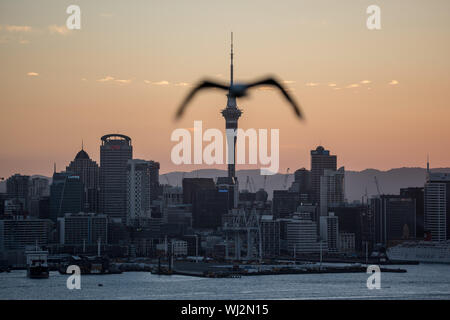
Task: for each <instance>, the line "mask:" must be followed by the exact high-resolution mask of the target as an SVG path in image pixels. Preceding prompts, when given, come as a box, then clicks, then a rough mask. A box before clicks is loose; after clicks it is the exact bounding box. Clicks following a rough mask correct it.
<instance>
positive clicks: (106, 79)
mask: <svg viewBox="0 0 450 320" xmlns="http://www.w3.org/2000/svg"><path fill="white" fill-rule="evenodd" d="M112 80H114V77H111V76H106V77H104V78H101V79H98V80H97V81H98V82H107V81H112Z"/></svg>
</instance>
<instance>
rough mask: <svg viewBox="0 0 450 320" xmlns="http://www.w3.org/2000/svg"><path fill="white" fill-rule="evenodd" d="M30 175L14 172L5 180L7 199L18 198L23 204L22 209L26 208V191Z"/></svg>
mask: <svg viewBox="0 0 450 320" xmlns="http://www.w3.org/2000/svg"><path fill="white" fill-rule="evenodd" d="M29 184H30V176H23V175H20V174H15V175H13V176H11V177H9V178H8V179H7V180H6V194H7V197H8V199H19V200H20V201H21V202H22V203H23V204H24V210H25V211H27V210H28V209H29V208H28V201H29V197H28V191H29Z"/></svg>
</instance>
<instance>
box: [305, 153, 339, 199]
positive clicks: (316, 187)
mask: <svg viewBox="0 0 450 320" xmlns="http://www.w3.org/2000/svg"><path fill="white" fill-rule="evenodd" d="M336 166H337V157H336V156H335V155H330V151H328V150H325V149H324V148H323V147H322V146H318V147H317V148H316V150H311V189H312V201H313V203H319V201H320V177H321V176H323V174H324V171H325V169H329V170H332V171H336Z"/></svg>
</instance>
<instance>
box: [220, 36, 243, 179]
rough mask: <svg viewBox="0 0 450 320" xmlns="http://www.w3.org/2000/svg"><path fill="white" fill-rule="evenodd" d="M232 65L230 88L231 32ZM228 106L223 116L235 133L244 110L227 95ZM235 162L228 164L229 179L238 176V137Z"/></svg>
mask: <svg viewBox="0 0 450 320" xmlns="http://www.w3.org/2000/svg"><path fill="white" fill-rule="evenodd" d="M230 56H231V64H230V88H231V87H232V85H233V32H231V54H230ZM227 97H228V99H227V106H226V108H225V109H223V110H222V116H223V117H224V118H225V128H226V129H233V130H234V131H235V132H236V130H237V128H238V119H239V117H240V116H241V114H242V110H240V109H239V108H238V107H237V104H236V97H235V96H233V95H231V94H230V93H229V92H228V94H227ZM232 151H233V155H234V157H233V162H232V163H229V164H228V177H230V178H234V177H235V174H236V167H235V165H236V135H235V136H234V142H233V150H232Z"/></svg>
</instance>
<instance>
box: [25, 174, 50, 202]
mask: <svg viewBox="0 0 450 320" xmlns="http://www.w3.org/2000/svg"><path fill="white" fill-rule="evenodd" d="M49 191H50V190H49V183H48V179H47V178H42V177H33V178H31V180H29V190H28V196H29V198H30V199H39V198H42V197H45V196H48V195H49Z"/></svg>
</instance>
